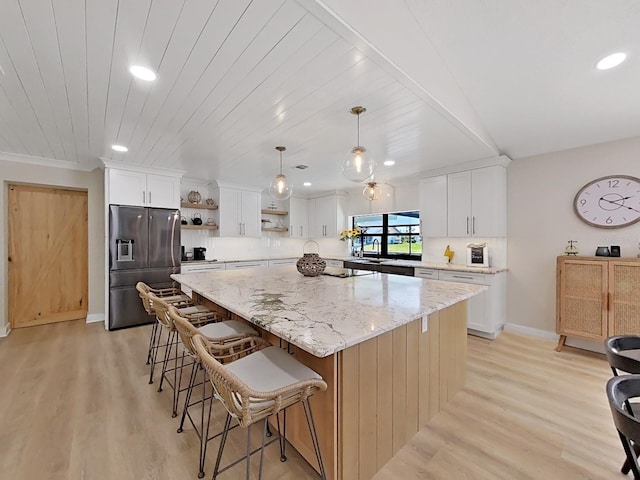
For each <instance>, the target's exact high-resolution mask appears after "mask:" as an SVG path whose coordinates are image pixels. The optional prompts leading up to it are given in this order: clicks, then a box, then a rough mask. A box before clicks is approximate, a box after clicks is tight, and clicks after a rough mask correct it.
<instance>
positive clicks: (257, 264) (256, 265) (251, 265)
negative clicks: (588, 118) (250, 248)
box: [227, 261, 268, 270]
mask: <svg viewBox="0 0 640 480" xmlns="http://www.w3.org/2000/svg"><path fill="white" fill-rule="evenodd" d="M267 264H268V262H266V261H258V262H233V263H227V270H239V269H242V268H263V267H266V266H267Z"/></svg>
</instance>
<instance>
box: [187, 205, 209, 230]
mask: <svg viewBox="0 0 640 480" xmlns="http://www.w3.org/2000/svg"><path fill="white" fill-rule="evenodd" d="M183 208H193V209H198V210H217V209H218V205H207V204H206V203H189V202H182V203H181V204H180V209H183ZM181 212H182V210H181ZM206 221H207V220H206V219H204V218H203V219H202V222H203V223H202V225H181V228H182V230H218V225H207V224H206Z"/></svg>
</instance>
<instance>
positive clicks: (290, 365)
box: [192, 335, 327, 480]
mask: <svg viewBox="0 0 640 480" xmlns="http://www.w3.org/2000/svg"><path fill="white" fill-rule="evenodd" d="M192 341H193V345H194V347H195V349H196V352H198V356H199V357H200V361H201V362H202V365H203V367H204V368H205V370H206V371H207V373H208V374H209V380H210V381H211V384H212V385H213V388H214V395H215V397H216V398H217V399H218V400H220V402H222V404H223V405H224V407H225V409H226V410H227V418H226V421H225V425H224V431H223V433H222V438H221V440H220V447H219V449H218V456H217V458H216V464H215V468H214V472H213V479H214V480H215V479H216V478H217V477H218V475H219V474H220V473H222V472H224V471H226V470H227V469H229V468H231V467H233V466H234V465H236V464H237V463H239V462H241V461H242V460H246V462H247V466H246V478H247V480H249V476H250V467H251V464H250V460H251V455H252V454H253V453H256V452H258V451H260V467H259V477H258V478H259V479H261V478H262V465H263V460H264V447H265V441H266V436H267V425H268V418H269V417H270V416H272V415H276V422H277V424H278V426H280V422H279V413H280V412H281V411H284V410H285V409H286V408H287V407H290V406H291V405H294V404H296V403H298V402H301V403H302V406H303V409H304V413H305V417H306V420H307V426H308V427H309V432H310V433H311V440H312V442H313V447H314V451H315V454H316V458H317V460H318V465H319V467H320V476H321V478H322V479H323V480H324V479H326V474H325V470H324V464H323V462H322V455H321V452H320V444H319V442H318V436H317V434H316V428H315V423H314V420H313V414H312V412H311V405H310V404H309V397H310V396H311V395H313V394H314V393H315V392H317V391H322V390H326V389H327V384H326V383H325V381H324V380H323V379H322V377H321V376H320V375H318V374H317V373H316V372H315V371H313V370H312V369H310V368H309V367H307V366H306V365H303V364H302V363H300V362H299V361H298V360H296V359H295V358H294V357H293V356H292V355H290V354H288V353H287V351H286V350H283V349H281V348H278V347H274V346H267V347H264V348H261V349H260V350H258V351H256V352H254V353H252V354H251V355H247V356H245V357H243V358H240V359H238V360H235V361H233V362H231V363H229V364H224V365H223V364H222V363H221V362H220V361H218V360H217V359H216V358H215V357H214V356H213V355H211V354H210V353H209V351H208V349H207V344H208V342H207V340H206V339H205V338H204V337H202V336H201V335H196V336H195V337H194V338H193V340H192ZM232 418H236V419H237V420H238V423H239V424H240V426H241V427H244V428H246V429H247V451H246V455H245V456H244V457H242V458H240V459H238V460H236V461H234V462H232V463H230V464H229V465H227V466H225V467H224V468H220V460H221V459H222V452H223V450H224V446H225V443H226V441H227V435H228V433H229V429H230V426H231V419H232ZM260 420H264V427H263V432H262V444H261V446H260V448H259V449H256V450H254V451H252V450H251V425H253V424H254V423H256V422H258V421H260ZM279 439H280V454H281V460H283V461H284V460H286V457H285V456H284V442H285V438H284V432H282V431H281V432H280V435H279ZM269 443H271V442H269Z"/></svg>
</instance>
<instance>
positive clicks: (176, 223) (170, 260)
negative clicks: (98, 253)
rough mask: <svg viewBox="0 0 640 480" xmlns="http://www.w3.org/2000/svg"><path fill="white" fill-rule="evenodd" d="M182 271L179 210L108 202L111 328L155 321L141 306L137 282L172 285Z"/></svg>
mask: <svg viewBox="0 0 640 480" xmlns="http://www.w3.org/2000/svg"><path fill="white" fill-rule="evenodd" d="M179 272H180V212H179V211H178V210H172V209H163V208H148V207H127V206H120V205H110V206H109V330H115V329H118V328H124V327H132V326H135V325H142V324H145V323H152V322H153V321H155V319H154V318H153V317H150V316H149V315H147V313H146V312H145V310H144V308H143V307H142V302H141V301H140V297H139V296H138V291H137V290H136V283H138V282H140V281H142V282H144V283H146V284H147V285H149V286H151V287H157V288H163V287H168V286H171V285H172V280H171V278H170V275H171V274H172V273H179Z"/></svg>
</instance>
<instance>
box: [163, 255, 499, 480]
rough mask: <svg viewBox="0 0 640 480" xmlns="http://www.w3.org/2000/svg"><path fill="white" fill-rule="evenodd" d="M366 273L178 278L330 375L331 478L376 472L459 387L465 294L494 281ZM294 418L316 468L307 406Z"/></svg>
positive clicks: (325, 402) (321, 400) (292, 429)
mask: <svg viewBox="0 0 640 480" xmlns="http://www.w3.org/2000/svg"><path fill="white" fill-rule="evenodd" d="M367 273H368V274H367V275H362V276H354V277H347V278H339V277H331V276H325V275H322V276H319V277H304V276H302V275H300V274H299V273H298V272H297V270H296V269H295V267H294V266H284V267H276V268H271V269H269V270H248V271H247V270H244V271H242V270H241V271H220V272H205V273H187V274H182V275H173V276H172V278H174V280H176V281H178V282H179V283H181V284H182V285H183V286H185V287H187V288H190V289H191V290H192V291H193V294H194V298H195V299H196V300H197V301H199V302H201V303H205V304H207V305H209V306H210V307H211V308H214V309H216V310H218V311H219V312H221V313H222V314H223V315H224V316H228V317H231V318H237V319H243V320H245V321H248V322H251V323H252V324H253V325H255V326H258V327H260V329H261V330H262V332H263V334H264V336H265V337H267V338H268V339H269V340H270V341H271V342H272V343H274V344H275V345H278V344H279V345H280V346H282V347H283V348H288V349H289V350H290V351H291V353H292V354H294V355H295V356H296V358H298V359H299V360H300V361H301V362H303V363H305V364H307V365H309V366H310V367H311V368H313V369H314V370H315V371H317V372H318V373H319V374H320V375H322V377H323V378H324V379H325V381H326V382H327V385H328V388H327V390H326V391H324V392H320V393H318V394H316V395H315V396H314V398H313V399H312V401H311V404H312V408H313V410H314V416H315V417H316V426H317V428H318V436H319V438H320V443H321V448H322V453H323V458H324V463H325V468H326V470H327V477H328V478H330V479H344V480H347V479H348V480H351V479H368V478H371V477H372V476H373V475H374V474H375V473H376V472H377V471H378V470H379V469H380V468H381V467H382V466H383V465H384V464H385V463H386V462H387V461H388V460H389V459H391V457H392V456H393V455H394V454H395V453H396V452H397V451H398V450H399V449H400V448H401V447H402V446H403V445H404V444H405V443H406V442H407V441H408V440H410V439H411V438H412V437H413V435H415V433H416V432H417V431H418V429H419V428H420V427H421V426H423V425H424V424H426V422H427V421H428V420H429V419H430V418H431V417H433V416H434V415H435V414H436V413H437V412H438V411H440V409H441V408H442V407H443V406H444V405H445V404H446V403H447V402H448V401H449V400H450V399H451V398H452V397H453V396H454V395H455V393H456V392H457V391H458V390H460V388H462V385H463V384H464V380H465V373H466V302H465V300H466V299H468V298H470V297H472V296H474V295H477V294H479V293H481V292H483V291H485V290H486V289H487V287H485V286H481V285H470V284H456V283H448V282H441V281H437V280H425V279H421V278H415V277H404V276H396V275H387V274H383V273H373V272H367ZM287 422H288V425H287V439H288V440H289V441H290V442H291V443H292V445H294V446H295V448H296V449H297V450H298V451H299V452H300V453H301V454H302V455H303V456H304V457H305V458H306V459H307V460H308V461H309V462H310V463H311V464H312V465H313V466H314V467H316V462H315V456H314V453H313V447H312V444H311V439H310V436H309V434H308V432H307V430H306V424H305V422H304V415H303V413H302V409H298V408H295V407H294V408H292V409H290V411H289V412H288V421H287Z"/></svg>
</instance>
